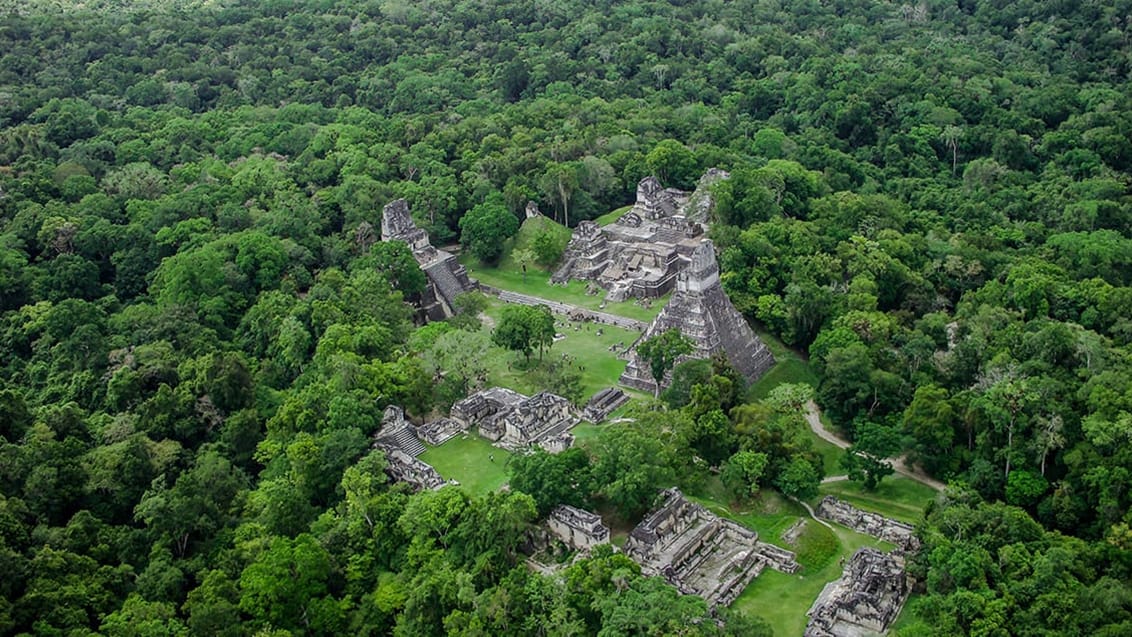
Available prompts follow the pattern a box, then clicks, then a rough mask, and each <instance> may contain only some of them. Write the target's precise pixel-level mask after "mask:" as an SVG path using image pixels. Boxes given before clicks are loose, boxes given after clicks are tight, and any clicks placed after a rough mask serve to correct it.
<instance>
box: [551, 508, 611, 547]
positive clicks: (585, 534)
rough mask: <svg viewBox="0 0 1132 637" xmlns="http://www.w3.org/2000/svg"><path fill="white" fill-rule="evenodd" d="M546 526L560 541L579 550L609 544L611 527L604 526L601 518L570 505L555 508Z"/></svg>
mask: <svg viewBox="0 0 1132 637" xmlns="http://www.w3.org/2000/svg"><path fill="white" fill-rule="evenodd" d="M546 526H547V528H549V529H550V532H551V533H553V534H554V535H556V536H558V539H560V540H562V541H563V542H565V543H566V544H567V545H569V546H570V547H571V548H574V549H577V550H589V549H591V548H593V547H595V546H597V545H598V544H608V543H609V527H607V526H605V525H604V524H602V522H601V517H600V516H598V515H597V514H596V513H590V512H589V511H583V510H582V509H578V508H575V507H572V506H570V505H568V504H561V505H559V506H557V507H555V508H554V510H553V511H551V512H550V515H549V516H547V519H546Z"/></svg>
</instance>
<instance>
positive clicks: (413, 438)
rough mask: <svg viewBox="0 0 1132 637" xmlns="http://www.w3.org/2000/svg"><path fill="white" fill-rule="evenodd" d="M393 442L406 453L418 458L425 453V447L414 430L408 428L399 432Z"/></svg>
mask: <svg viewBox="0 0 1132 637" xmlns="http://www.w3.org/2000/svg"><path fill="white" fill-rule="evenodd" d="M393 442H394V443H395V444H396V445H397V446H398V447H399V448H400V449H401V450H402V451H404V452H405V453H407V454H409V455H410V456H413V457H414V458H416V457H417V456H419V455H421V454H422V453H424V452H425V446H424V444H423V443H421V441H420V440H419V439H418V438H417V435H416V434H415V433H413V430H412V429H410V428H408V427H406V428H404V429H402V430H401V431H398V432H397V435H396V436H394V437H393Z"/></svg>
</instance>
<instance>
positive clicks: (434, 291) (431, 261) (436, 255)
mask: <svg viewBox="0 0 1132 637" xmlns="http://www.w3.org/2000/svg"><path fill="white" fill-rule="evenodd" d="M381 240H382V241H391V240H399V241H404V242H405V243H407V244H409V249H410V250H412V252H413V258H415V259H416V260H417V263H418V264H419V265H420V266H421V269H422V270H424V273H425V275H426V276H427V277H428V286H427V289H426V290H425V292H424V293H423V294H422V295H421V311H422V312H423V313H424V315H425V316H426V317H427V318H428V319H429V320H433V321H436V320H441V319H444V318H447V317H450V316H452V315H453V314H455V313H456V308H455V305H454V303H455V300H456V297H457V296H459V295H460V294H463V293H464V292H468V291H471V290H474V289H476V287H477V284H476V282H475V281H473V280H472V279H470V278H468V271H467V269H465V268H464V266H462V265H460V263H459V262H458V261H456V257H455V256H454V255H452V254H451V253H449V252H445V251H444V250H438V249H437V248H434V247H433V246H432V243H430V242H429V238H428V233H427V232H425V231H424V230H422V229H421V228H418V227H417V224H416V223H414V222H413V218H412V216H411V215H410V214H409V204H408V202H406V201H405V200H404V199H398V200H396V201H393V202H391V203H389V204H387V205H386V206H385V208H384V209H383V210H382V214H381Z"/></svg>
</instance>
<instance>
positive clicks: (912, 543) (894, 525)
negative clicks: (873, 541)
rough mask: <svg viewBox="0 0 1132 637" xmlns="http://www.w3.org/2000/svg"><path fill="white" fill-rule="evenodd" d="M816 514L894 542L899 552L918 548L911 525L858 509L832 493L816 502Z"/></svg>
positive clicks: (914, 531)
mask: <svg viewBox="0 0 1132 637" xmlns="http://www.w3.org/2000/svg"><path fill="white" fill-rule="evenodd" d="M817 516H818V517H820V518H824V519H826V520H830V521H833V522H837V523H838V524H842V525H845V526H847V527H849V528H851V529H853V530H854V531H857V532H858V533H864V534H865V535H870V536H872V537H875V538H877V539H878V540H884V541H885V542H890V543H892V544H895V545H896V547H897V550H899V551H901V552H904V551H908V552H912V551H917V550H919V548H920V539H919V538H917V537H916V529H915V527H913V526H912V525H910V524H905V523H903V522H900V521H898V520H893V519H891V518H886V517H884V516H883V515H880V514H879V513H873V512H871V511H864V510H862V509H858V508H857V507H855V506H853V505H852V504H849V503H848V502H845V501H843V500H838V499H837V498H835V497H833V496H832V495H827V496H825V497H824V498H822V501H821V503H819V504H818V509H817Z"/></svg>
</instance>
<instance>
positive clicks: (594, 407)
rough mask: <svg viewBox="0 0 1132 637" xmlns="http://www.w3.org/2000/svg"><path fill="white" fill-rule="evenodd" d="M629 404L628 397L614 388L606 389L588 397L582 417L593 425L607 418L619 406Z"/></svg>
mask: <svg viewBox="0 0 1132 637" xmlns="http://www.w3.org/2000/svg"><path fill="white" fill-rule="evenodd" d="M627 402H629V395H628V394H626V393H625V392H624V391H622V390H620V389H618V388H616V387H606V388H605V389H602V390H600V391H598V392H596V393H595V394H594V395H593V396H591V397H590V400H589V402H587V403H586V408H585V409H583V410H582V417H583V418H585V419H586V420H587V421H589V422H592V423H594V424H595V425H596V424H598V423H600V422H601V421H603V420H605V419H606V418H608V417H609V414H611V413H613V411H614V410H616V409H617V408H618V407H620V406H621V405H624V404H625V403H627Z"/></svg>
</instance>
